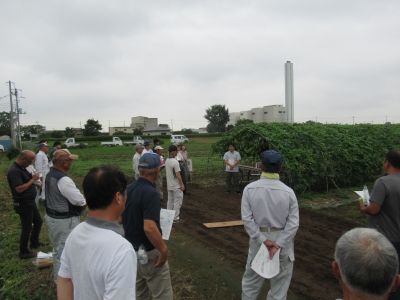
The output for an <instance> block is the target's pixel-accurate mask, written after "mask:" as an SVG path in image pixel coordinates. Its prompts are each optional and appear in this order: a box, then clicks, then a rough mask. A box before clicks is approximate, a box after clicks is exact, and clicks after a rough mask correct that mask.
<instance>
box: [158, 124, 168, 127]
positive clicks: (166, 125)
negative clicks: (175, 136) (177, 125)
mask: <svg viewBox="0 0 400 300" xmlns="http://www.w3.org/2000/svg"><path fill="white" fill-rule="evenodd" d="M158 126H159V127H163V128H169V125H168V124H158Z"/></svg>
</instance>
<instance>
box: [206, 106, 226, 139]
mask: <svg viewBox="0 0 400 300" xmlns="http://www.w3.org/2000/svg"><path fill="white" fill-rule="evenodd" d="M204 118H205V119H207V121H208V122H209V124H208V125H207V132H209V133H212V132H225V126H226V123H228V122H229V110H228V109H227V108H225V105H221V104H215V105H213V106H211V107H209V108H207V109H206V114H205V115H204Z"/></svg>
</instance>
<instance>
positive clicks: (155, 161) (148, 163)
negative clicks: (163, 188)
mask: <svg viewBox="0 0 400 300" xmlns="http://www.w3.org/2000/svg"><path fill="white" fill-rule="evenodd" d="M159 166H161V160H160V157H159V156H158V155H157V154H155V153H146V154H144V155H143V156H142V157H141V158H140V159H139V168H141V169H149V170H150V169H155V168H158V167H159Z"/></svg>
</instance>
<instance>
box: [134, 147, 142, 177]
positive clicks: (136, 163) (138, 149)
mask: <svg viewBox="0 0 400 300" xmlns="http://www.w3.org/2000/svg"><path fill="white" fill-rule="evenodd" d="M135 149H136V153H135V155H134V156H133V158H132V163H133V171H134V172H135V180H138V179H139V176H140V174H139V169H138V166H139V160H140V158H141V157H142V153H143V149H144V147H143V145H140V144H137V145H136V146H135Z"/></svg>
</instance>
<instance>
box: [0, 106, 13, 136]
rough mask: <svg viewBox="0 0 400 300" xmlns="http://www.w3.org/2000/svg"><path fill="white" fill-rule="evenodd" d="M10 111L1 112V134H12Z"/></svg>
mask: <svg viewBox="0 0 400 300" xmlns="http://www.w3.org/2000/svg"><path fill="white" fill-rule="evenodd" d="M10 121H11V119H10V113H9V112H6V111H2V112H0V136H1V135H8V136H11V123H10Z"/></svg>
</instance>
